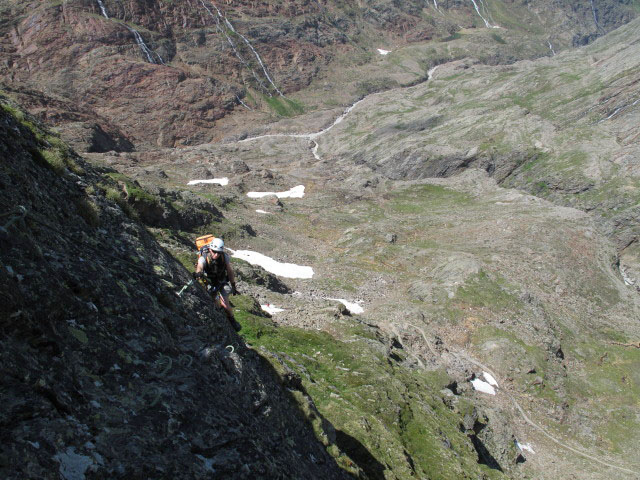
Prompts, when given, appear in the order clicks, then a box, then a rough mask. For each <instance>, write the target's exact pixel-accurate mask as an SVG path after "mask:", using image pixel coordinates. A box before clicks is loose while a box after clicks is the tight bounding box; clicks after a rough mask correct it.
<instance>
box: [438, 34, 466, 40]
mask: <svg viewBox="0 0 640 480" xmlns="http://www.w3.org/2000/svg"><path fill="white" fill-rule="evenodd" d="M461 38H462V34H461V33H460V32H455V33H452V34H451V35H449V36H448V37H444V38H443V39H442V40H440V41H441V42H452V41H453V40H460V39H461Z"/></svg>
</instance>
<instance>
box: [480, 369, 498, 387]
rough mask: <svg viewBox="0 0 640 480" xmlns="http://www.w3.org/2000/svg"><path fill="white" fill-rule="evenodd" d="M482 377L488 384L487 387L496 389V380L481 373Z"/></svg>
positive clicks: (485, 373)
mask: <svg viewBox="0 0 640 480" xmlns="http://www.w3.org/2000/svg"><path fill="white" fill-rule="evenodd" d="M482 376H483V377H484V379H485V380H486V381H487V382H488V383H489V385H491V386H493V387H497V386H498V382H496V379H495V378H493V375H491V374H490V373H487V372H482Z"/></svg>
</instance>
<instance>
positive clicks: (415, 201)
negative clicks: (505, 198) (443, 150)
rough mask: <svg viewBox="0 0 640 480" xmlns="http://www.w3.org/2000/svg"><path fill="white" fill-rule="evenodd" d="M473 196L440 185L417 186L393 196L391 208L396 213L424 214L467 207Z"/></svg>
mask: <svg viewBox="0 0 640 480" xmlns="http://www.w3.org/2000/svg"><path fill="white" fill-rule="evenodd" d="M472 201H473V198H472V197H471V195H469V194H466V193H462V192H458V191H455V190H451V189H448V188H445V187H442V186H440V185H430V184H426V185H417V186H412V187H409V188H406V189H404V190H401V191H398V192H394V193H393V194H392V197H391V200H390V202H389V206H390V207H391V209H392V210H393V211H394V212H396V213H405V214H423V213H425V214H426V213H429V212H430V211H432V210H433V209H435V208H443V207H445V206H467V205H470V204H471V203H472Z"/></svg>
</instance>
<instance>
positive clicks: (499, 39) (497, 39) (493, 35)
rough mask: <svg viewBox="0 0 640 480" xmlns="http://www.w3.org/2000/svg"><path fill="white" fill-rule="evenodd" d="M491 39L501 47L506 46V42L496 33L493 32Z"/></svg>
mask: <svg viewBox="0 0 640 480" xmlns="http://www.w3.org/2000/svg"><path fill="white" fill-rule="evenodd" d="M491 38H493V39H494V40H495V41H496V42H498V43H500V44H502V45H506V44H507V42H506V41H505V39H504V38H502V37H501V36H500V35H498V34H497V33H495V32H493V33H492V34H491Z"/></svg>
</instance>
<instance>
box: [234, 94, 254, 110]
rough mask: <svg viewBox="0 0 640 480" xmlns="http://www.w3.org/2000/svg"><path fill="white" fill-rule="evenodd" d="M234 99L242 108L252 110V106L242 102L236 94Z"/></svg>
mask: <svg viewBox="0 0 640 480" xmlns="http://www.w3.org/2000/svg"><path fill="white" fill-rule="evenodd" d="M236 100H238V103H239V104H240V105H242V106H243V107H244V108H246V109H247V110H253V108H251V107H250V106H249V105H247V104H246V103H244V102H243V101H242V99H241V98H240V97H239V96H238V95H236Z"/></svg>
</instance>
